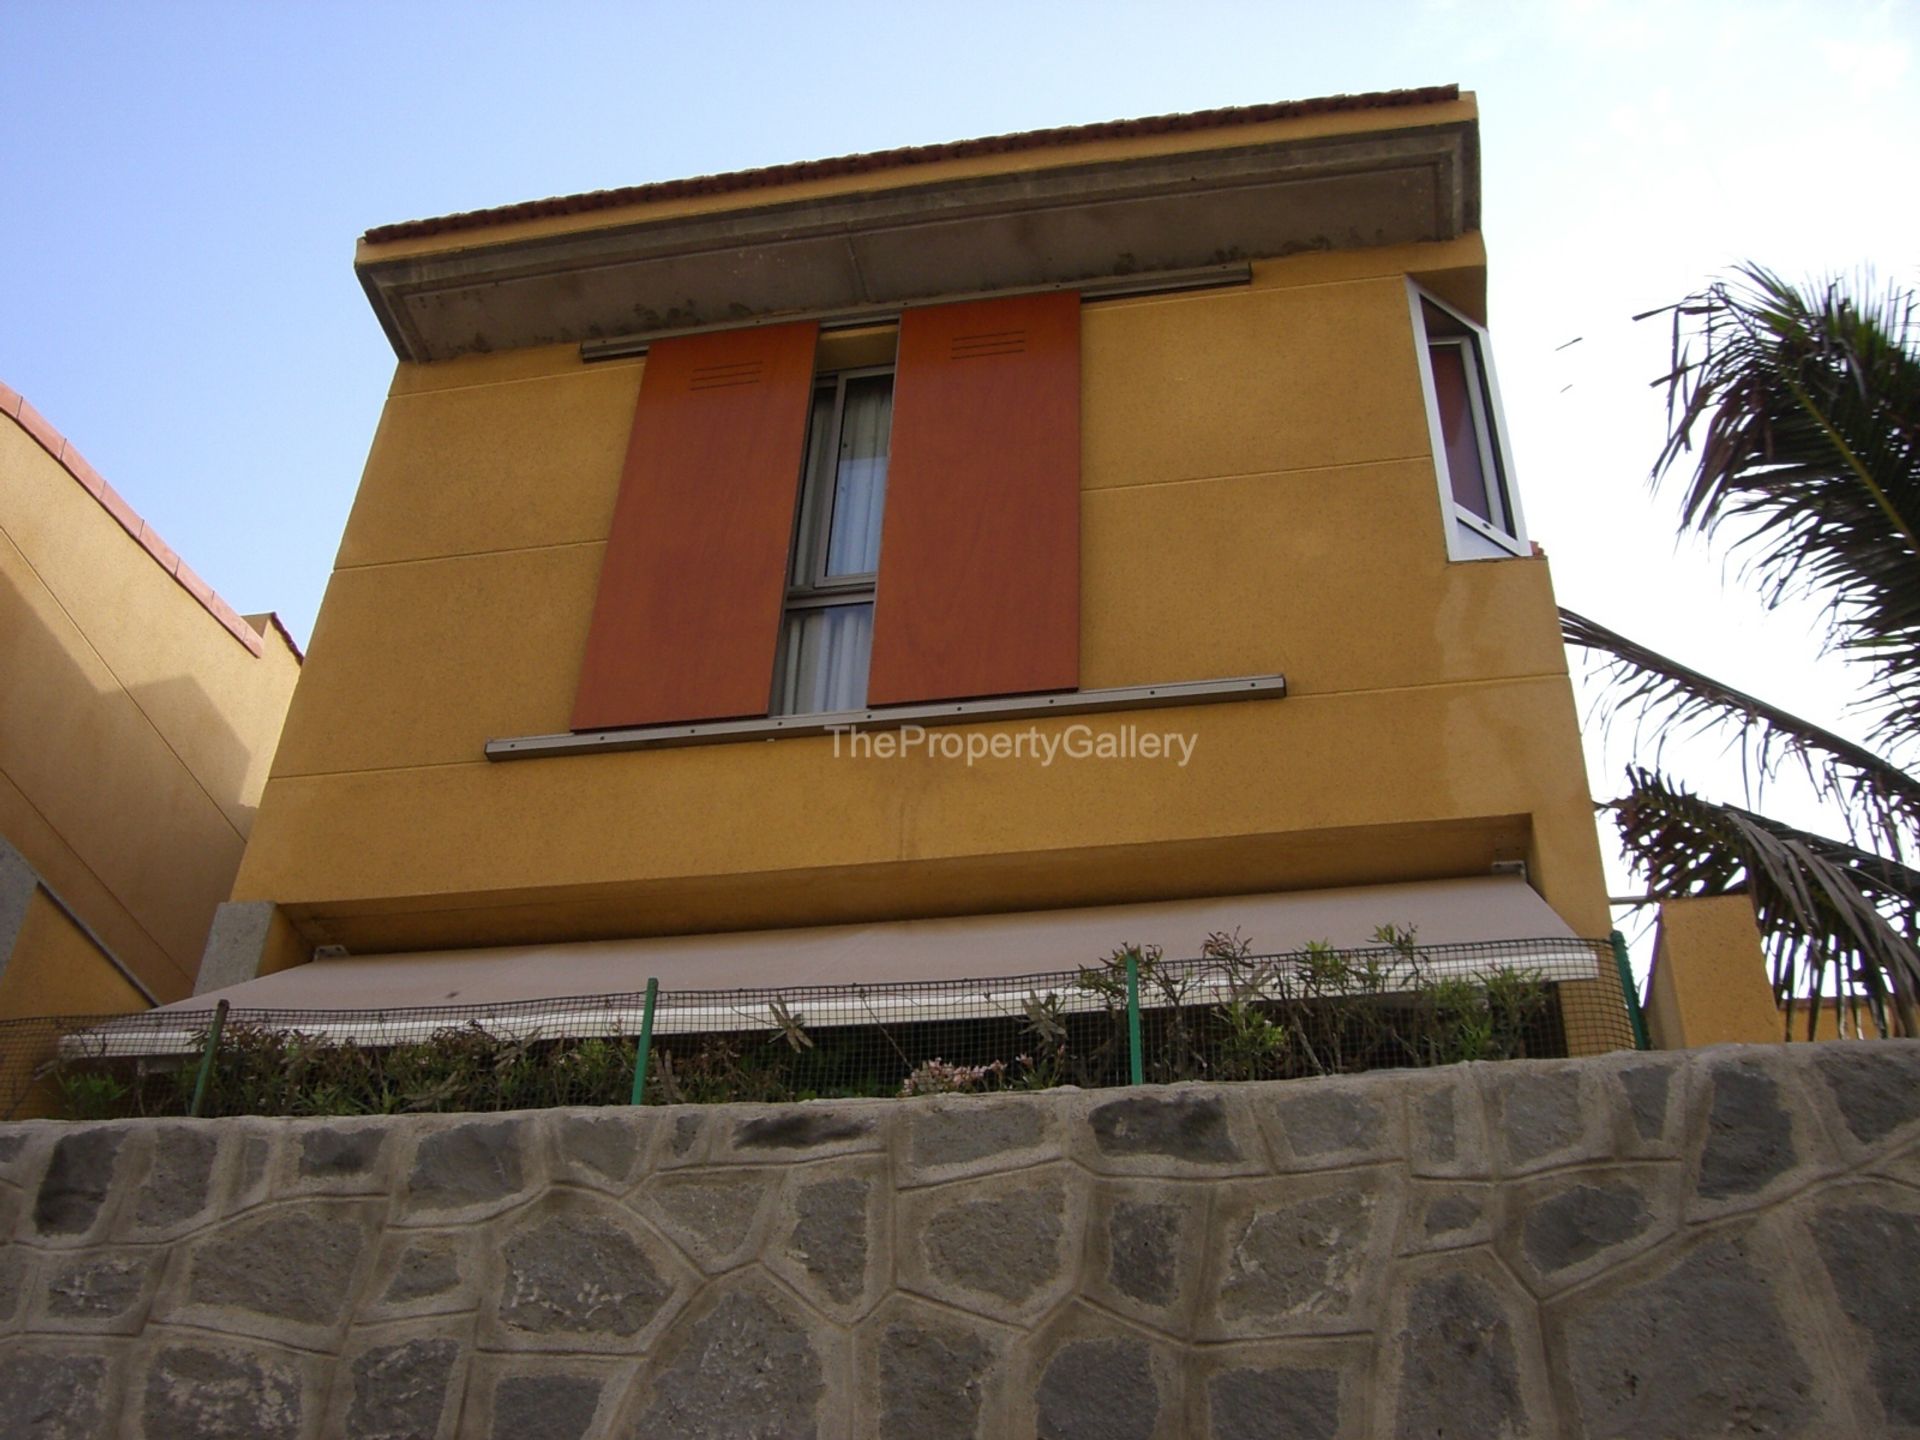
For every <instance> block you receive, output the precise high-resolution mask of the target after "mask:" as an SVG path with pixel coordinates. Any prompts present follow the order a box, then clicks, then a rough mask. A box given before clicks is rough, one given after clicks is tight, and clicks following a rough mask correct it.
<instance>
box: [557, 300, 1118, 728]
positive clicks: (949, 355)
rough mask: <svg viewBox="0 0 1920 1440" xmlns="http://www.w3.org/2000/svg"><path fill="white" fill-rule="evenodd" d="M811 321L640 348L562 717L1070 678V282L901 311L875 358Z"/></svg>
mask: <svg viewBox="0 0 1920 1440" xmlns="http://www.w3.org/2000/svg"><path fill="white" fill-rule="evenodd" d="M817 340H818V330H817V327H816V326H815V325H813V324H811V323H809V324H804V325H780V326H768V327H764V328H759V329H753V330H744V331H727V332H721V333H715V334H706V335H699V336H689V337H681V338H677V339H666V340H661V341H659V342H657V343H656V344H655V345H654V346H653V347H652V348H651V349H650V350H649V352H648V357H647V364H646V369H645V370H644V372H643V373H642V377H641V384H640V400H639V404H638V406H637V408H636V411H635V417H634V431H633V439H632V441H631V444H630V446H629V450H628V456H627V465H626V471H625V475H624V478H623V481H622V488H621V493H620V498H619V501H618V504H617V505H616V508H615V513H614V522H613V531H612V535H611V537H610V539H609V541H608V545H607V550H606V557H605V559H604V561H603V562H602V573H601V579H600V592H599V599H598V601H597V603H596V607H595V611H594V618H593V626H592V630H591V632H590V634H589V637H588V644H587V655H586V662H585V666H584V668H583V671H582V676H581V683H580V690H579V697H578V700H577V703H576V705H575V711H574V718H573V725H572V728H573V729H575V730H590V729H615V728H626V727H637V726H660V725H672V724H678V723H697V722H700V721H704V720H718V719H737V718H748V717H752V716H764V715H768V714H819V713H824V712H833V711H840V710H860V709H865V708H867V707H870V706H885V705H910V704H924V703H928V702H933V701H945V700H960V701H964V700H969V699H987V698H990V697H995V696H1008V695H1023V694H1033V693H1038V692H1051V691H1070V690H1073V689H1075V688H1077V686H1078V684H1079V644H1080V297H1079V296H1078V295H1077V294H1074V293H1071V292H1054V293H1049V294H1044V295H1034V296H1019V297H1014V298H1010V299H1005V300H989V301H977V302H968V303H964V304H957V305H943V306H934V307H929V308H925V309H916V310H908V311H906V312H904V313H903V314H902V315H901V317H900V329H899V338H898V348H897V352H896V358H895V364H894V365H893V366H890V367H888V366H872V367H867V368H860V369H843V370H839V371H837V372H834V373H829V374H824V375H818V376H817V375H816V373H815V369H814V366H815V349H816V341H817ZM825 348H826V349H827V350H831V348H832V344H831V342H829V343H828V344H827V345H826V347H825Z"/></svg>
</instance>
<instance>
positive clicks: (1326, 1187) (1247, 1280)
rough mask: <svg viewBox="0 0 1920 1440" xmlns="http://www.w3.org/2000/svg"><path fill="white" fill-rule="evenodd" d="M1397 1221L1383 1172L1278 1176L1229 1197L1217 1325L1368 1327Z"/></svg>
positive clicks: (1275, 1329)
mask: <svg viewBox="0 0 1920 1440" xmlns="http://www.w3.org/2000/svg"><path fill="white" fill-rule="evenodd" d="M1396 1219H1397V1212H1396V1209H1395V1207H1394V1205H1392V1204H1390V1203H1389V1200H1388V1192H1387V1191H1386V1189H1385V1188H1384V1187H1383V1184H1382V1182H1381V1180H1380V1178H1379V1177H1378V1176H1377V1175H1363V1176H1359V1177H1355V1178H1353V1179H1351V1180H1349V1179H1347V1178H1346V1177H1341V1179H1340V1181H1338V1182H1334V1181H1333V1179H1332V1177H1328V1178H1327V1179H1323V1180H1318V1181H1315V1182H1312V1183H1311V1184H1308V1183H1307V1182H1304V1181H1294V1182H1285V1181H1272V1182H1267V1183H1266V1184H1264V1185H1261V1186H1258V1187H1255V1188H1252V1189H1249V1190H1247V1191H1246V1192H1244V1193H1242V1194H1237V1195H1234V1196H1232V1197H1228V1198H1223V1200H1222V1201H1221V1202H1220V1208H1219V1209H1218V1210H1217V1211H1216V1219H1215V1227H1216V1229H1217V1230H1218V1232H1219V1235H1220V1240H1219V1242H1218V1243H1219V1245H1220V1247H1221V1248H1220V1255H1219V1258H1218V1261H1217V1262H1216V1263H1217V1266H1218V1269H1217V1271H1216V1279H1215V1281H1214V1286H1213V1291H1212V1294H1213V1308H1214V1311H1215V1314H1216V1315H1217V1322H1216V1325H1215V1327H1214V1328H1215V1329H1216V1330H1217V1332H1218V1333H1223V1334H1228V1335H1240V1336H1259V1335H1282V1334H1298V1333H1316V1332H1326V1331H1342V1330H1354V1329H1366V1328H1371V1326H1372V1324H1373V1323H1374V1317H1373V1315H1372V1314H1371V1311H1372V1310H1373V1308H1374V1305H1375V1301H1376V1296H1377V1293H1378V1290H1379V1286H1380V1282H1381V1280H1382V1278H1383V1276H1384V1272H1385V1269H1386V1264H1387V1253H1386V1252H1387V1249H1388V1247H1389V1246H1390V1244H1391V1243H1392V1239H1393V1235H1394V1230H1395V1225H1396Z"/></svg>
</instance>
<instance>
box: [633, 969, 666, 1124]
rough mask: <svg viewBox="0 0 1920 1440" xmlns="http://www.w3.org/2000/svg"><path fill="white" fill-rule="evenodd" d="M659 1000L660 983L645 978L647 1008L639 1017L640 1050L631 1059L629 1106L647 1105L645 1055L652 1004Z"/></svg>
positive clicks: (650, 1036) (649, 1047)
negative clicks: (631, 1080)
mask: <svg viewBox="0 0 1920 1440" xmlns="http://www.w3.org/2000/svg"><path fill="white" fill-rule="evenodd" d="M659 998H660V982H659V980H657V979H656V978H654V977H653V976H651V975H649V976H648V977H647V1008H646V1010H645V1011H644V1012H643V1013H642V1014H641V1016H640V1050H639V1053H638V1054H636V1055H635V1056H634V1057H633V1098H632V1099H631V1100H630V1101H628V1103H629V1104H631V1105H644V1104H646V1103H647V1055H648V1052H650V1051H651V1050H652V1049H653V1002H654V1001H655V1000H657V999H659Z"/></svg>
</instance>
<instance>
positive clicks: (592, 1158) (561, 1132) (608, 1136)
mask: <svg viewBox="0 0 1920 1440" xmlns="http://www.w3.org/2000/svg"><path fill="white" fill-rule="evenodd" d="M653 1119H654V1117H653V1116H652V1115H648V1116H646V1117H645V1118H644V1119H643V1118H641V1117H639V1116H635V1115H631V1114H627V1113H622V1114H619V1115H579V1114H573V1115H558V1116H555V1117H553V1119H552V1120H551V1121H550V1122H549V1123H550V1127H551V1133H552V1135H553V1143H554V1148H555V1150H556V1152H557V1154H558V1156H559V1159H560V1163H561V1164H562V1165H563V1166H565V1167H567V1168H568V1169H569V1170H571V1171H573V1172H574V1173H576V1174H581V1173H582V1172H584V1174H582V1178H584V1179H586V1180H587V1181H588V1182H589V1183H594V1184H610V1185H611V1186H612V1187H614V1188H622V1187H624V1186H625V1185H626V1183H627V1182H628V1181H630V1180H631V1179H632V1178H633V1171H634V1166H635V1164H636V1162H638V1160H639V1158H640V1153H641V1149H642V1146H641V1140H642V1138H643V1136H644V1135H645V1134H646V1133H647V1127H648V1126H650V1124H651V1123H652V1122H653Z"/></svg>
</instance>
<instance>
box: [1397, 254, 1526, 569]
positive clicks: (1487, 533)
mask: <svg viewBox="0 0 1920 1440" xmlns="http://www.w3.org/2000/svg"><path fill="white" fill-rule="evenodd" d="M1407 293H1408V299H1409V303H1410V304H1411V306H1412V309H1413V327H1414V337H1415V340H1416V342H1417V343H1418V344H1419V346H1420V354H1421V366H1420V383H1421V387H1422V390H1423V391H1424V393H1425V396H1426V403H1427V424H1428V428H1429V430H1430V432H1431V434H1432V439H1433V464H1434V470H1435V472H1436V475H1437V478H1438V480H1439V482H1440V503H1441V507H1442V510H1443V512H1444V513H1445V514H1446V515H1447V517H1448V526H1447V554H1448V556H1449V558H1451V559H1454V560H1485V559H1500V558H1504V557H1506V556H1509V555H1525V554H1527V553H1529V547H1528V545H1527V533H1526V526H1525V524H1524V523H1523V521H1522V519H1521V515H1520V499H1519V496H1518V494H1517V493H1516V492H1515V490H1514V486H1513V462H1512V458H1511V456H1510V455H1509V453H1508V450H1507V444H1506V427H1505V425H1504V423H1503V421H1502V419H1501V415H1500V392H1499V389H1498V387H1497V386H1496V385H1495V383H1494V377H1493V356H1492V351H1491V348H1490V346H1489V345H1488V343H1487V332H1486V330H1485V328H1484V327H1482V326H1480V325H1477V324H1475V323H1474V322H1473V321H1472V320H1469V319H1468V318H1467V317H1466V316H1464V315H1462V314H1461V313H1460V312H1459V311H1457V310H1455V309H1453V308H1452V307H1451V306H1449V305H1447V304H1446V303H1445V302H1443V301H1441V300H1438V299H1436V298H1435V297H1433V296H1432V295H1429V294H1428V293H1427V292H1426V291H1424V290H1422V289H1420V288H1419V287H1418V286H1417V285H1413V284H1411V283H1409V285H1408V287H1407Z"/></svg>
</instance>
